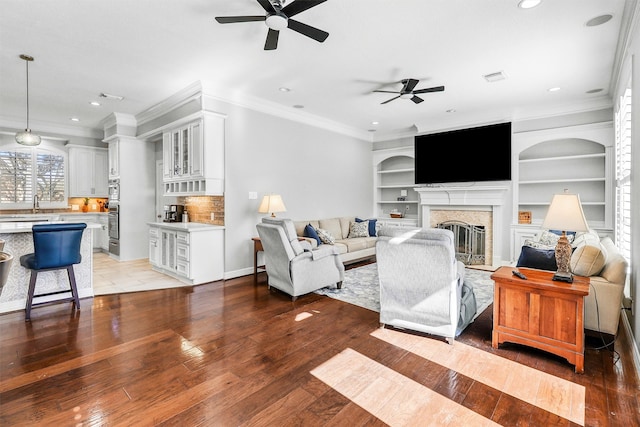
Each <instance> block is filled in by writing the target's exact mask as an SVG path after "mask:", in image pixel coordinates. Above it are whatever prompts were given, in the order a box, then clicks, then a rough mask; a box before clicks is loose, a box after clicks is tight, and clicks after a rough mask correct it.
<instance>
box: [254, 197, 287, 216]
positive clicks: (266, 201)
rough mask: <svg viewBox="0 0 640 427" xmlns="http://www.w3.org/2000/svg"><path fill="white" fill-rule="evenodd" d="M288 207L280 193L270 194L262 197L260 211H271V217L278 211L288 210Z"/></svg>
mask: <svg viewBox="0 0 640 427" xmlns="http://www.w3.org/2000/svg"><path fill="white" fill-rule="evenodd" d="M286 211H287V208H286V207H285V206H284V202H283V201H282V197H281V196H280V195H279V194H269V195H267V196H264V197H263V198H262V203H260V207H259V208H258V212H259V213H269V212H271V217H272V218H274V217H275V216H276V214H275V213H276V212H286Z"/></svg>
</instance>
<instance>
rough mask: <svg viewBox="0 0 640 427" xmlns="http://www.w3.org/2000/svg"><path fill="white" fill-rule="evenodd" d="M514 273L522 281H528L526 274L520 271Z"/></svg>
mask: <svg viewBox="0 0 640 427" xmlns="http://www.w3.org/2000/svg"><path fill="white" fill-rule="evenodd" d="M512 273H513V275H514V276H518V277H519V278H521V279H522V280H527V276H525V275H524V274H522V273H520V272H519V271H518V270H513V271H512Z"/></svg>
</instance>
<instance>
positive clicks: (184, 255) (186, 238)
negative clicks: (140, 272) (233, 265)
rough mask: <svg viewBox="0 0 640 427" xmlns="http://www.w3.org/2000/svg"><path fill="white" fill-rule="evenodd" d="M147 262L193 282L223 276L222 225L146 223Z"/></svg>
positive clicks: (199, 282) (155, 267)
mask: <svg viewBox="0 0 640 427" xmlns="http://www.w3.org/2000/svg"><path fill="white" fill-rule="evenodd" d="M149 263H151V265H152V266H153V268H154V269H155V270H157V271H160V272H162V273H165V274H168V275H170V276H172V277H175V278H177V279H179V280H181V281H183V282H185V283H190V284H193V285H197V284H201V283H206V282H212V281H215V280H220V279H222V278H223V276H224V228H223V227H218V226H207V225H204V224H191V225H182V224H178V225H175V224H171V223H167V224H162V223H153V224H151V225H150V227H149Z"/></svg>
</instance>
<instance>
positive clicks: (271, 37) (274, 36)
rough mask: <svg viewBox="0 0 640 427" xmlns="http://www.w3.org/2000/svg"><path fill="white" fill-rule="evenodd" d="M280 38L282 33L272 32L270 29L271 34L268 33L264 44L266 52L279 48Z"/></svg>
mask: <svg viewBox="0 0 640 427" xmlns="http://www.w3.org/2000/svg"><path fill="white" fill-rule="evenodd" d="M279 36H280V31H278V30H272V29H271V28H269V32H268V33H267V40H266V41H265V42H264V50H275V49H276V48H277V47H278V37H279Z"/></svg>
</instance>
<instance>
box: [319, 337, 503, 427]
mask: <svg viewBox="0 0 640 427" xmlns="http://www.w3.org/2000/svg"><path fill="white" fill-rule="evenodd" d="M311 374H312V375H314V376H315V377H316V378H318V379H319V380H321V381H322V382H324V383H326V384H327V385H329V386H330V387H332V388H333V389H334V390H336V391H337V392H338V393H340V394H342V395H343V396H345V397H346V398H348V399H350V400H351V401H352V402H354V403H355V404H357V405H358V406H360V407H361V408H363V409H365V410H366V411H367V412H369V413H370V414H372V415H374V416H375V417H377V418H378V419H380V420H381V421H383V422H385V423H387V424H389V425H390V426H418V425H467V426H497V425H499V424H496V423H494V422H493V421H491V420H489V419H487V418H484V417H483V416H482V415H480V414H477V413H475V412H473V411H472V410H470V409H468V408H466V407H464V406H462V405H460V404H458V403H456V402H454V401H452V400H450V399H448V398H446V397H444V396H442V395H441V394H438V393H436V392H434V391H433V390H430V389H429V388H427V387H425V386H423V385H421V384H419V383H417V382H415V381H413V380H411V379H409V378H407V377H405V376H404V375H402V374H399V373H397V372H396V371H394V370H393V369H390V368H387V367H386V366H384V365H382V364H380V363H378V362H376V361H375V360H372V359H370V358H368V357H366V356H364V355H362V354H360V353H358V352H357V351H355V350H353V349H350V348H347V349H346V350H343V351H342V352H341V353H339V354H337V355H335V356H334V357H332V358H331V359H329V360H328V361H326V362H324V363H323V364H322V365H320V366H318V367H317V368H315V369H313V370H312V371H311Z"/></svg>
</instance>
